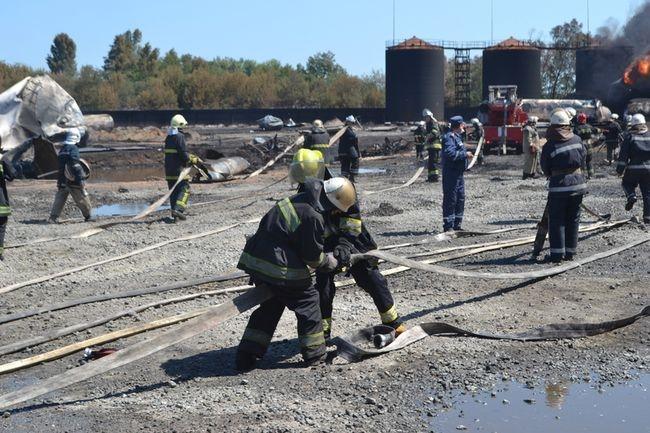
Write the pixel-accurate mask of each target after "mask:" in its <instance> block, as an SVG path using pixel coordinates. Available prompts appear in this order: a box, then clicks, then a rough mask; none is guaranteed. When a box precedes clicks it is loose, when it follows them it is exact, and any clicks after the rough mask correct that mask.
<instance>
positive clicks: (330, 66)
mask: <svg viewBox="0 0 650 433" xmlns="http://www.w3.org/2000/svg"><path fill="white" fill-rule="evenodd" d="M305 72H306V74H307V75H308V76H309V77H310V78H312V79H328V78H332V77H336V76H337V75H341V74H345V69H343V67H342V66H341V65H339V64H338V63H336V59H335V56H334V53H333V52H331V51H326V52H320V53H316V54H314V55H313V56H310V57H309V58H308V59H307V66H306V67H305Z"/></svg>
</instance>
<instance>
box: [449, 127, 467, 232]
mask: <svg viewBox="0 0 650 433" xmlns="http://www.w3.org/2000/svg"><path fill="white" fill-rule="evenodd" d="M449 121H450V127H451V131H450V132H448V133H447V134H445V136H444V137H443V139H442V143H443V144H442V146H443V147H442V194H443V196H442V222H443V229H444V231H446V232H447V231H452V230H461V225H462V223H463V212H464V210H465V178H464V172H465V170H466V169H467V165H468V162H469V160H471V159H472V157H473V156H474V155H473V154H472V152H468V151H467V149H465V144H464V143H463V140H462V138H461V136H462V134H463V131H464V130H465V122H464V120H463V118H462V116H454V117H452V118H451V119H449Z"/></svg>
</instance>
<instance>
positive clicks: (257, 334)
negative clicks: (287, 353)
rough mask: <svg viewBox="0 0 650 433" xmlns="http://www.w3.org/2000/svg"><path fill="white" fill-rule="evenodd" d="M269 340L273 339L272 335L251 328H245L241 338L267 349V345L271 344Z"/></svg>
mask: <svg viewBox="0 0 650 433" xmlns="http://www.w3.org/2000/svg"><path fill="white" fill-rule="evenodd" d="M271 338H273V336H272V335H269V334H267V333H266V332H264V331H260V330H259V329H253V328H246V329H245V330H244V335H243V336H242V340H248V341H252V342H254V343H257V344H259V345H262V346H264V347H268V345H269V344H271Z"/></svg>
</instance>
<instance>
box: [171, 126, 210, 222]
mask: <svg viewBox="0 0 650 433" xmlns="http://www.w3.org/2000/svg"><path fill="white" fill-rule="evenodd" d="M186 127H187V120H185V118H184V117H183V116H182V115H180V114H176V115H175V116H174V117H172V120H171V122H170V127H169V130H168V131H167V138H165V149H164V152H165V180H167V187H168V188H169V189H172V188H173V187H174V185H175V184H176V181H177V180H178V176H179V175H180V174H181V171H183V169H184V168H185V167H188V166H190V165H194V164H198V163H200V162H201V160H200V159H199V158H198V157H197V156H196V155H193V154H191V153H189V152H188V151H187V145H186V144H185V134H184V133H183V129H184V128H186ZM189 199H190V176H189V175H188V176H186V178H185V179H183V180H182V181H181V182H180V183H179V184H178V185H177V186H176V188H174V190H173V191H172V194H171V195H170V196H169V204H170V206H171V214H172V218H173V219H174V222H176V221H178V220H185V219H186V218H187V217H186V215H185V210H186V209H187V205H188V202H189Z"/></svg>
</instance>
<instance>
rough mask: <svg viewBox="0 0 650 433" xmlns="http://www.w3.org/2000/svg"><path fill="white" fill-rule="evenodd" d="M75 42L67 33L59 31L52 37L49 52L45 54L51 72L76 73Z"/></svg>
mask: <svg viewBox="0 0 650 433" xmlns="http://www.w3.org/2000/svg"><path fill="white" fill-rule="evenodd" d="M76 58H77V44H75V42H74V41H73V40H72V38H71V37H70V36H68V34H67V33H59V34H58V35H56V36H55V37H54V41H53V42H52V46H51V47H50V54H49V55H48V56H47V59H46V60H47V66H48V67H49V68H50V71H51V72H52V73H53V74H67V75H74V74H76V73H77V60H76Z"/></svg>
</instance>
